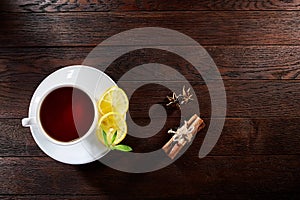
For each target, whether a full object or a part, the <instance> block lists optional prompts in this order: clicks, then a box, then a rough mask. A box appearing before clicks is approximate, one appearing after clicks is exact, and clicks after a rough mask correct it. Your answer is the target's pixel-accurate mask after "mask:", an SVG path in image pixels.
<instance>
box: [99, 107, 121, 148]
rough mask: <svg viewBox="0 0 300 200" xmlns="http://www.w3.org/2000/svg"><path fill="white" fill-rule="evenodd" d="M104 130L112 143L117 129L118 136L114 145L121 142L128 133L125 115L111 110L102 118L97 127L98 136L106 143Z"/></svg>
mask: <svg viewBox="0 0 300 200" xmlns="http://www.w3.org/2000/svg"><path fill="white" fill-rule="evenodd" d="M102 131H105V132H106V135H107V141H108V143H109V144H111V141H112V137H113V135H114V133H115V132H116V131H117V136H116V138H115V141H114V142H113V144H112V145H116V144H118V143H120V142H121V141H122V140H123V139H124V138H125V137H126V134H127V124H126V121H125V119H124V116H123V115H121V114H120V113H116V112H109V113H107V114H105V115H103V116H102V117H101V118H100V120H99V123H98V128H97V137H98V139H99V140H100V141H101V142H102V143H103V144H105V143H104V139H103V134H102Z"/></svg>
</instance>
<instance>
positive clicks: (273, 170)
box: [0, 155, 300, 198]
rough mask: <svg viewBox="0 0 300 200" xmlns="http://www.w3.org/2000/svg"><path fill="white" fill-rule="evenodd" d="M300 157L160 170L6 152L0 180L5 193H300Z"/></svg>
mask: <svg viewBox="0 0 300 200" xmlns="http://www.w3.org/2000/svg"><path fill="white" fill-rule="evenodd" d="M299 158H300V156H299V155H285V156H263V155H255V156H242V157H241V156H230V157H228V156H219V157H210V156H209V157H206V158H204V159H197V158H194V159H190V158H186V157H185V158H184V157H181V158H180V159H179V160H177V161H176V162H175V163H173V164H171V165H169V166H168V167H166V168H164V169H161V170H159V171H156V172H152V173H146V174H128V173H123V172H118V171H115V170H113V169H111V168H109V167H106V166H104V165H102V164H101V163H100V162H94V163H91V164H88V165H82V166H71V165H63V164H61V163H58V162H54V161H53V160H52V159H50V158H47V157H45V158H44V157H40V158H37V157H31V158H9V157H8V158H0V166H1V174H0V178H1V180H6V181H5V182H3V183H2V184H1V185H0V193H1V194H18V195H22V194H40V195H41V194H49V193H50V194H56V195H60V194H64V195H79V194H91V195H109V196H110V197H111V198H121V197H122V196H124V194H126V196H130V197H135V198H168V197H169V198H171V197H174V196H176V197H178V196H179V197H180V196H182V197H183V195H184V196H186V197H187V198H188V197H197V195H199V194H208V193H213V194H249V193H253V192H255V193H256V194H259V193H260V194H261V193H262V194H263V193H271V192H276V193H297V192H298V186H299V184H300V183H299V180H300V179H299V178H300V177H299V174H300V173H299V172H300V171H299V170H300V162H299ZM24 166H25V167H24ZM12 169H13V170H12ZM186 169H189V170H186ZM233 169H234V170H233ZM24 181H26V184H24ZM158 183H159V184H158ZM179 183H180V184H179Z"/></svg>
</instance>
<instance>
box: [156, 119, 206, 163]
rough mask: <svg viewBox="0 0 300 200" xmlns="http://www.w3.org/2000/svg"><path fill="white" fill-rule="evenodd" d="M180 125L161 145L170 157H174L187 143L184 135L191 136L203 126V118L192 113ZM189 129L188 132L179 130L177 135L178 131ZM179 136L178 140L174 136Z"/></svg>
mask: <svg viewBox="0 0 300 200" xmlns="http://www.w3.org/2000/svg"><path fill="white" fill-rule="evenodd" d="M183 126H186V127H183ZM183 126H182V127H180V128H179V129H178V130H177V133H175V134H174V136H173V137H172V138H171V139H170V140H169V141H168V142H167V143H166V144H165V145H164V146H163V148H162V149H163V150H164V151H165V153H166V154H167V155H168V156H169V157H170V158H171V159H174V158H175V157H176V156H177V155H178V153H179V152H180V150H181V149H182V148H183V147H184V146H185V145H186V144H187V143H188V140H187V139H186V138H185V137H190V138H193V137H194V136H195V135H196V134H197V133H198V132H199V131H200V130H202V129H203V128H204V127H205V124H204V122H203V120H202V119H201V118H200V117H199V116H197V115H196V114H195V115H193V116H192V117H191V118H190V119H189V120H188V121H187V122H186V124H184V125H183ZM183 130H185V131H189V130H191V131H190V132H183V133H182V132H181V133H180V134H181V135H180V136H179V135H178V134H179V132H180V131H183ZM176 137H177V138H178V137H179V138H181V139H180V140H179V141H177V140H175V138H176Z"/></svg>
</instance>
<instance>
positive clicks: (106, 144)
mask: <svg viewBox="0 0 300 200" xmlns="http://www.w3.org/2000/svg"><path fill="white" fill-rule="evenodd" d="M102 136H103V140H104V144H105V146H107V147H108V146H109V144H108V142H107V134H106V133H105V131H104V130H102Z"/></svg>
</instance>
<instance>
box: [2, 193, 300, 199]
mask: <svg viewBox="0 0 300 200" xmlns="http://www.w3.org/2000/svg"><path fill="white" fill-rule="evenodd" d="M176 197H178V198H184V199H186V200H190V199H195V197H193V196H190V195H181V196H180V195H177V196H176ZM299 197H300V195H299V193H297V192H295V193H276V196H274V193H261V194H254V193H251V194H197V197H196V198H198V199H201V200H206V199H237V200H244V199H273V200H277V199H278V200H282V199H298V198H299ZM0 198H1V199H2V200H15V199H16V200H32V199H33V198H34V199H45V198H47V199H49V200H53V199H59V200H73V199H74V200H82V199H84V200H88V199H92V200H98V199H101V200H106V199H114V198H112V197H110V195H55V194H54V195H52V194H50V195H49V194H47V195H0ZM132 198H133V197H132V196H126V195H124V196H118V197H117V198H116V199H132ZM158 198H159V199H168V200H172V199H174V198H173V197H165V198H162V197H158ZM143 199H152V198H145V197H143Z"/></svg>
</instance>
